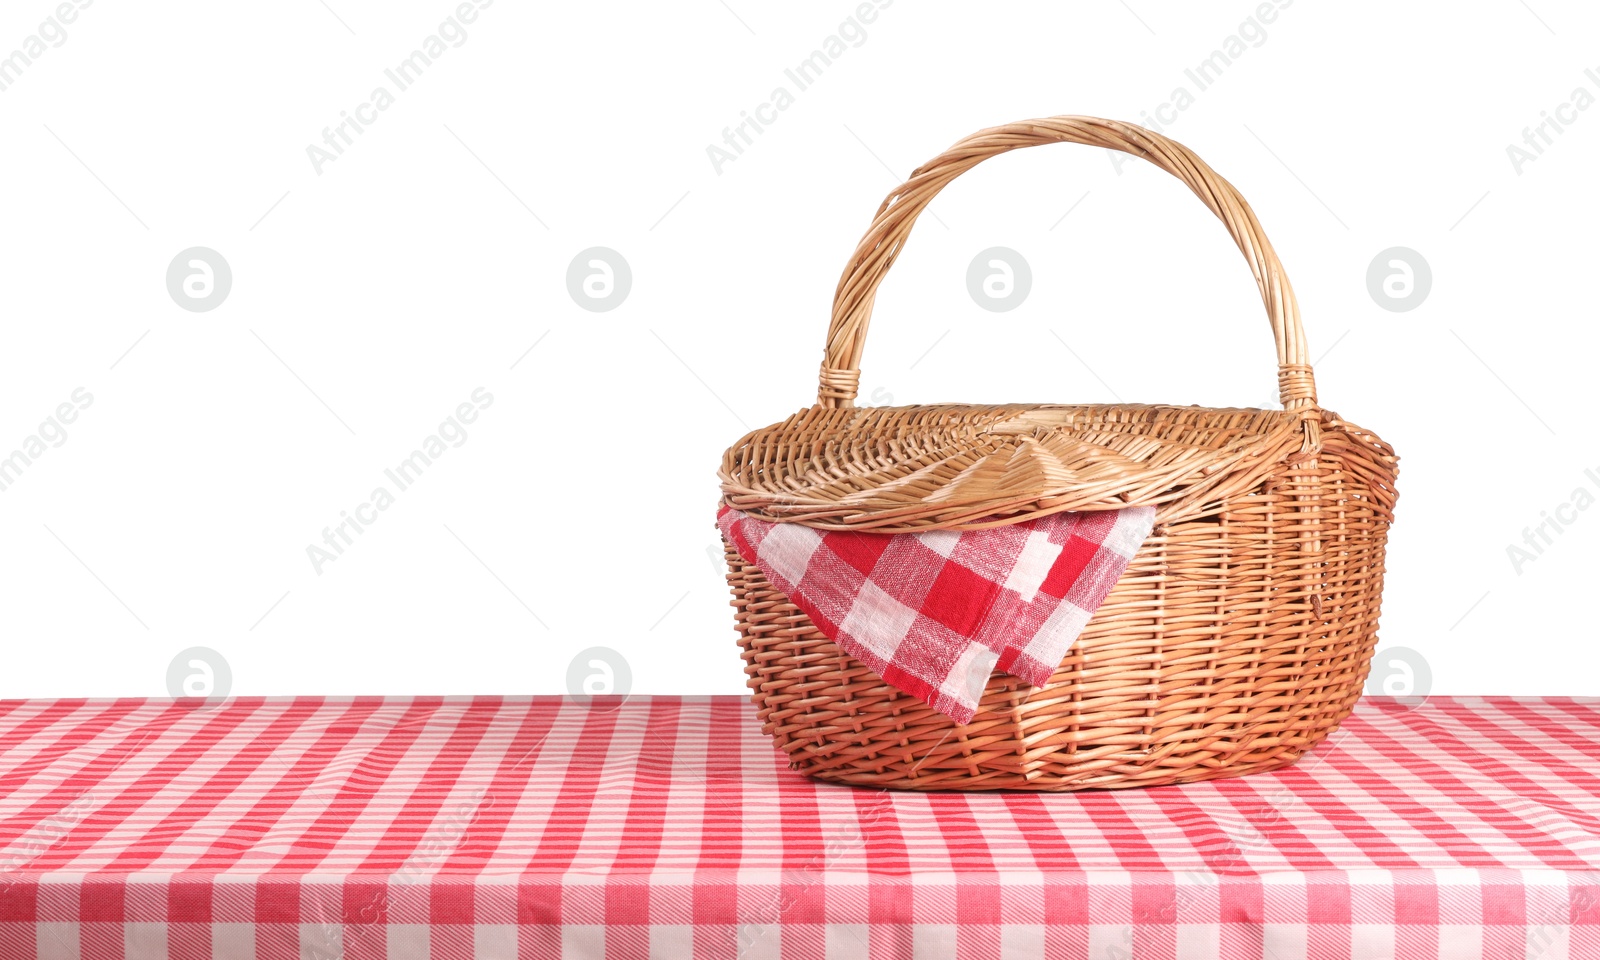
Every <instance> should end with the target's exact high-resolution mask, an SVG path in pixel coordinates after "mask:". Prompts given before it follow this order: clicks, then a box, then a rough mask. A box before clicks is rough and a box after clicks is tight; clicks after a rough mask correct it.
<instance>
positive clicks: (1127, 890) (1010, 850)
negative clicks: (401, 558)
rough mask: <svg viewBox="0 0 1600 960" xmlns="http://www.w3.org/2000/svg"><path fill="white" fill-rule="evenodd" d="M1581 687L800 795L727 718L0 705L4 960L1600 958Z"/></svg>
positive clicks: (727, 710)
mask: <svg viewBox="0 0 1600 960" xmlns="http://www.w3.org/2000/svg"><path fill="white" fill-rule="evenodd" d="M1597 760H1600V699H1583V700H1577V699H1554V698H1552V699H1510V698H1486V699H1475V698H1432V699H1429V700H1426V701H1425V702H1422V703H1421V704H1417V703H1415V702H1401V701H1396V700H1388V699H1384V698H1369V699H1366V700H1364V701H1363V702H1362V703H1361V705H1360V706H1359V707H1358V708H1357V709H1356V712H1355V714H1354V715H1353V716H1352V717H1351V718H1350V720H1349V721H1347V722H1346V724H1345V725H1344V727H1343V728H1342V729H1341V730H1340V731H1338V732H1336V733H1335V734H1334V735H1333V736H1332V737H1331V738H1330V739H1329V740H1328V741H1327V742H1325V743H1324V744H1323V745H1321V746H1320V747H1319V748H1318V749H1317V750H1316V751H1315V752H1314V753H1312V754H1311V755H1310V756H1308V757H1307V758H1305V759H1303V760H1302V761H1301V762H1300V763H1299V765H1297V766H1295V767H1293V768H1290V769H1288V770H1284V771H1280V772H1277V773H1273V774H1261V775H1257V776H1254V777H1247V778H1242V779H1232V780H1218V781H1212V782H1207V783H1197V784H1189V785H1183V786H1174V787H1159V788H1154V789H1146V790H1133V791H1112V792H1084V793H1075V794H1056V795H1038V794H1020V793H1018V794H938V795H924V794H913V793H890V792H880V791H874V790H865V789H858V788H851V787H842V786H835V785H828V784H819V783H814V782H812V781H809V780H806V779H804V778H802V777H800V776H798V775H796V774H793V773H791V772H790V771H789V770H788V769H787V767H786V766H785V764H784V762H783V760H782V758H781V756H780V755H779V754H778V753H777V752H776V751H775V750H773V749H772V747H771V745H770V743H769V742H768V741H767V740H766V739H765V737H764V736H763V735H762V734H761V732H760V729H759V725H758V723H757V721H756V719H755V714H754V710H753V708H752V707H751V705H750V704H749V702H748V701H747V700H746V699H745V698H742V697H634V698H628V699H623V698H615V697H610V698H596V699H594V700H592V701H588V700H579V699H571V698H559V697H532V698H503V697H474V698H460V699H455V698H438V697H393V698H314V697H308V698H294V699H261V698H237V699H230V700H226V701H220V702H215V703H210V704H206V703H200V702H194V701H189V702H184V701H176V702H175V701H171V700H145V699H121V700H56V701H5V702H0V960H13V958H28V960H33V958H35V957H41V958H77V957H83V958H90V960H118V958H126V960H143V958H166V957H172V958H190V957H225V958H229V960H251V958H259V960H274V958H285V960H287V958H296V960H301V958H311V960H315V958H334V957H346V958H350V960H366V958H373V960H380V958H381V960H403V958H412V957H417V958H421V957H435V958H456V957H462V958H468V957H470V958H502V960H511V958H522V957H558V956H559V957H609V958H613V960H615V958H618V957H647V956H648V957H670V958H689V957H696V958H699V957H713V958H715V957H726V958H733V957H738V958H758V957H786V958H800V957H805V958H811V957H824V958H847V957H908V956H909V957H916V958H940V957H956V956H959V957H961V958H963V960H965V958H993V957H1002V958H1012V957H1019V958H1020V957H1040V956H1045V957H1063V958H1066V957H1071V958H1081V957H1085V956H1087V957H1091V958H1095V960H1119V958H1130V957H1137V958H1139V960H1146V958H1149V960H1162V958H1190V957H1194V958H1199V957H1210V958H1232V957H1263V956H1265V957H1269V958H1276V960H1298V958H1323V957H1352V956H1353V957H1374V958H1385V960H1387V958H1391V957H1405V958H1420V957H1449V958H1464V957H1479V956H1483V957H1518V958H1532V957H1536V958H1539V960H1559V958H1574V960H1581V958H1594V957H1600V872H1597V864H1600V819H1597V816H1600V763H1597Z"/></svg>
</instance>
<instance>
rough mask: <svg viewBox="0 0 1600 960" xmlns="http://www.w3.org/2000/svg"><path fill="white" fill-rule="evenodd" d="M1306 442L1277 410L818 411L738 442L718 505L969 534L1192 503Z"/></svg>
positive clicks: (1286, 457)
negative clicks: (1064, 515)
mask: <svg viewBox="0 0 1600 960" xmlns="http://www.w3.org/2000/svg"><path fill="white" fill-rule="evenodd" d="M1303 439H1304V437H1303V431H1302V428H1301V423H1300V419H1299V417H1298V416H1297V415H1293V414H1290V413H1287V412H1284V411H1281V410H1251V409H1214V408H1205V407H1175V406H1158V405H1136V404H1120V405H1116V406H1065V405H1053V404H1052V405H1036V404H1012V405H1005V406H965V405H957V404H940V405H930V406H915V407H865V408H854V407H841V408H827V407H821V406H816V407H811V408H808V409H805V410H801V411H800V412H798V413H796V414H795V415H794V416H792V417H789V418H788V419H787V420H784V421H782V422H781V423H776V424H773V425H771V426H769V427H765V428H763V429H761V430H756V431H753V432H751V433H749V434H747V435H746V436H745V437H744V438H742V439H741V440H740V441H739V442H738V443H736V444H734V445H733V446H732V447H731V448H729V450H728V451H727V453H726V454H725V455H724V457H723V462H722V469H721V471H720V477H721V481H722V493H723V501H724V502H725V503H727V504H728V505H729V506H731V507H734V508H736V509H739V510H743V511H746V512H749V513H751V514H754V515H755V516H758V517H762V518H764V519H768V520H773V521H792V522H800V523H804V524H806V525H808V526H815V527H825V528H830V529H857V530H876V531H879V532H884V533H890V532H900V531H908V530H924V529H930V528H945V527H949V528H957V529H970V528H976V527H985V526H997V525H1002V524H1007V523H1015V522H1018V521H1020V520H1025V519H1029V518H1032V517H1037V516H1042V515H1045V514H1048V513H1056V512H1060V511H1063V510H1115V509H1120V508H1122V507H1126V506H1130V505H1133V504H1151V505H1169V506H1180V505H1186V504H1191V503H1194V502H1195V501H1197V500H1203V499H1206V498H1207V497H1210V496H1215V495H1216V494H1217V491H1216V490H1215V487H1216V486H1217V484H1219V483H1223V482H1227V483H1228V484H1229V485H1230V486H1232V485H1235V484H1237V483H1239V482H1240V481H1241V480H1242V479H1258V478H1259V477H1260V476H1263V475H1265V474H1266V473H1268V472H1270V471H1271V469H1272V468H1273V467H1274V466H1276V465H1279V464H1284V463H1286V462H1289V461H1291V460H1295V459H1299V458H1300V456H1301V452H1300V448H1301V445H1302V441H1303ZM1253 466H1254V467H1256V468H1258V469H1252V467H1253Z"/></svg>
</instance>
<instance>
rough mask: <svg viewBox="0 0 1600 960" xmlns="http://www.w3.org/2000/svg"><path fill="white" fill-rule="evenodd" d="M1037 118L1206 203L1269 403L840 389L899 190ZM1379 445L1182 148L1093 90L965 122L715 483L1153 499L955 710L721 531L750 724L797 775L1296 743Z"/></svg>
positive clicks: (923, 198)
mask: <svg viewBox="0 0 1600 960" xmlns="http://www.w3.org/2000/svg"><path fill="white" fill-rule="evenodd" d="M1058 141H1066V142H1072V143H1083V144H1089V145H1092V146H1098V147H1106V148H1110V149H1113V150H1121V151H1125V152H1127V153H1130V154H1133V155H1135V156H1140V157H1143V158H1144V159H1146V160H1149V161H1150V162H1151V163H1154V164H1156V165H1157V166H1159V167H1161V168H1162V169H1163V170H1166V171H1167V172H1168V173H1171V174H1172V175H1173V176H1175V177H1177V178H1178V179H1180V180H1182V181H1183V182H1184V183H1185V184H1187V185H1188V186H1189V188H1190V189H1191V190H1193V191H1194V192H1195V194H1197V195H1198V196H1199V197H1200V199H1201V200H1203V201H1205V203H1206V206H1208V207H1210V208H1211V211H1212V212H1213V213H1215V214H1216V215H1217V217H1218V218H1219V219H1221V220H1222V222H1223V223H1224V224H1225V225H1226V226H1227V228H1228V232H1229V234H1231V235H1232V237H1233V240H1234V242H1235V243H1236V244H1238V247H1239V250H1240V251H1241V252H1242V253H1243V254H1244V255H1245V258H1246V259H1247V260H1248V261H1249V263H1250V268H1251V270H1252V271H1253V273H1254V275H1255V278H1256V282H1257V283H1258V284H1259V286H1260V289H1261V297H1262V300H1263V301H1264V302H1265V304H1266V308H1267V314H1268V316H1269V318H1270V319H1271V321H1272V332H1273V336H1274V338H1275V339H1276V341H1277V347H1278V383H1279V388H1280V396H1281V399H1282V402H1283V406H1284V409H1283V410H1281V411H1278V410H1254V409H1213V408H1205V407H1193V406H1191V407H1177V406H1152V405H1139V404H1117V405H1108V406H1062V405H1038V404H1014V405H1005V406H962V405H935V406H910V407H876V408H858V407H856V406H854V398H855V396H856V390H857V383H858V376H859V374H858V363H859V361H860V358H861V351H862V346H863V343H864V340H865V337H866V332H867V321H868V319H869V317H870V315H871V311H872V304H873V298H874V295H875V293H876V290H877V288H878V284H879V282H880V281H881V280H882V279H883V277H884V274H885V272H886V271H887V270H888V269H889V266H890V264H891V263H893V261H894V258H895V256H896V255H897V254H898V253H899V252H900V250H901V249H902V247H903V246H904V244H905V241H906V237H907V235H908V233H909V232H910V230H911V226H912V224H913V223H914V222H915V221H916V218H917V215H918V214H920V213H921V212H922V210H923V208H924V207H926V206H927V205H928V203H929V201H931V200H932V199H933V197H934V196H935V195H936V194H937V193H938V192H939V190H940V189H941V188H943V187H944V185H945V184H947V183H949V182H950V181H951V180H953V179H954V178H956V177H957V176H959V175H960V174H961V173H963V172H964V171H966V170H968V169H969V168H971V167H972V166H974V165H976V164H977V163H980V162H981V161H983V160H984V159H985V158H987V157H991V156H994V155H996V154H999V153H1004V152H1006V151H1008V150H1014V149H1016V148H1018V147H1029V146H1035V145H1038V144H1045V143H1055V142H1058ZM1395 465H1396V457H1395V456H1394V451H1393V450H1392V449H1391V448H1390V447H1389V446H1388V445H1387V444H1385V443H1384V442H1383V441H1382V440H1379V439H1378V438H1377V437H1376V436H1374V435H1373V434H1371V433H1369V432H1368V431H1366V430H1363V429H1361V428H1359V427H1357V426H1355V425H1353V424H1350V423H1346V422H1345V421H1343V420H1341V419H1340V418H1339V417H1338V416H1337V415H1336V414H1334V413H1332V412H1330V411H1327V410H1324V409H1322V408H1321V407H1320V406H1319V405H1318V403H1317V397H1316V392H1315V389H1314V387H1313V383H1312V375H1311V367H1310V366H1309V365H1308V363H1307V362H1306V344H1305V334H1304V332H1303V331H1302V329H1301V327H1300V316H1299V313H1298V309H1297V307H1296V305H1295V299H1294V293H1293V291H1292V290H1291V289H1290V287H1289V280H1288V278H1287V277H1285V276H1284V273H1283V267H1282V265H1281V264H1280V263H1279V262H1278V257H1277V255H1276V254H1275V253H1274V252H1273V249H1272V245H1271V244H1270V243H1268V241H1267V238H1266V235H1265V234H1264V233H1262V230H1261V225H1260V224H1259V223H1258V222H1257V221H1256V218H1255V214H1254V213H1252V212H1251V210H1250V207H1249V206H1248V205H1247V204H1246V203H1245V202H1244V200H1243V198H1241V197H1240V196H1239V194H1238V193H1237V192H1236V191H1235V190H1234V188H1233V186H1232V185H1231V184H1229V183H1228V182H1227V181H1226V180H1224V179H1222V178H1221V177H1220V176H1218V175H1217V174H1216V173H1215V172H1214V171H1212V170H1211V168H1210V167H1208V166H1206V165H1205V164H1204V163H1203V162H1201V160H1200V159H1199V158H1198V157H1196V156H1195V155H1194V154H1193V153H1191V152H1190V151H1189V150H1188V149H1187V148H1185V147H1184V146H1182V145H1181V144H1178V143H1175V142H1173V141H1172V140H1169V139H1167V138H1165V137H1162V136H1160V135H1158V134H1155V133H1152V132H1151V131H1148V130H1145V129H1142V128H1140V127H1136V126H1132V125H1129V124H1124V123H1117V122H1114V121H1109V120H1100V119H1095V118H1090V117H1055V118H1052V119H1048V120H1034V121H1027V122H1023V123H1014V124H1009V125H1007V126H1003V127H995V128H992V129H989V130H983V131H980V132H979V133H976V134H973V135H972V136H970V137H967V138H966V139H964V140H962V141H960V142H959V143H957V144H955V145H954V146H953V147H951V148H950V149H949V150H947V151H945V153H944V154H942V155H941V156H939V157H937V158H936V159H934V160H933V161H932V162H931V163H928V164H926V165H925V166H923V167H921V168H920V169H918V170H917V171H916V172H915V173H913V174H912V176H911V179H910V180H908V181H907V182H906V183H905V184H904V185H902V186H901V187H899V188H898V189H896V190H895V191H893V192H892V193H890V194H889V196H888V198H887V199H885V200H884V202H883V205H882V206H881V207H879V209H878V214H877V216H876V217H875V218H874V219H873V222H872V226H871V228H870V229H869V230H868V231H867V233H866V236H865V237H864V238H862V241H861V243H860V245H859V246H858V247H857V248H856V251H855V255H854V256H853V257H851V260H850V264H849V266H848V267H847V268H846V270H845V272H844V276H843V278H842V279H841V280H840V282H839V287H838V291H837V293H836V295H835V299H834V307H833V320H832V323H831V325H830V327H829V329H828V342H827V349H826V353H825V358H824V360H823V364H822V373H821V383H820V389H819V390H818V395H817V402H816V405H815V406H812V407H810V408H808V409H805V410H802V411H800V412H799V413H797V414H795V415H794V416H792V417H790V418H789V419H787V420H785V421H783V422H782V423H778V424H774V425H773V426H770V427H767V428H764V429H761V430H757V431H754V432H753V433H751V434H749V435H747V436H746V437H744V438H743V439H741V440H740V441H739V442H738V443H736V444H735V445H734V446H733V447H732V448H730V449H729V450H728V452H727V453H726V455H725V456H724V458H723V463H722V468H721V471H720V477H721V481H722V492H723V502H724V503H726V504H728V505H729V506H732V507H734V508H737V509H739V510H743V511H746V512H748V513H750V514H752V515H754V516H756V517H759V518H762V519H765V520H770V521H780V522H786V523H801V524H807V525H810V526H813V527H820V528H826V529H832V530H843V529H849V530H862V531H874V532H880V533H901V532H910V531H926V530H934V529H941V528H953V529H973V528H980V527H991V526H999V525H1004V524H1010V523H1017V522H1019V521H1022V520H1028V519H1031V518H1035V517H1040V516H1043V515H1046V514H1050V513H1056V512H1059V511H1064V510H1110V509H1119V508H1121V507H1124V506H1128V505H1132V504H1149V505H1154V506H1155V507H1156V508H1157V515H1156V526H1155V529H1154V530H1153V531H1152V533H1151V535H1150V537H1149V539H1148V540H1147V541H1146V542H1145V544H1144V545H1143V547H1142V548H1141V549H1140V550H1139V552H1138V554H1137V555H1136V556H1135V557H1134V559H1133V561H1132V563H1131V564H1130V565H1129V566H1128V569H1127V571H1126V572H1125V573H1124V575H1123V576H1122V578H1121V580H1120V581H1118V583H1117V585H1116V587H1115V588H1114V589H1113V590H1112V592H1111V594H1110V596H1109V597H1108V598H1107V599H1106V601H1105V603H1104V604H1103V605H1102V606H1101V607H1100V609H1099V610H1098V612H1097V613H1096V614H1095V615H1094V617H1093V619H1092V620H1091V621H1090V622H1089V625H1088V627H1087V628H1086V629H1085V630H1084V631H1083V633H1082V635H1081V637H1080V638H1079V640H1078V642H1077V644H1076V645H1075V646H1074V647H1073V648H1072V651H1071V652H1070V653H1069V654H1068V656H1067V658H1066V659H1065V660H1064V661H1062V663H1061V666H1060V668H1059V669H1057V671H1056V673H1055V675H1054V677H1052V679H1051V681H1050V683H1049V684H1048V685H1046V686H1044V687H1039V688H1035V687H1031V686H1028V685H1027V684H1024V683H1023V682H1022V681H1019V680H1017V679H1015V678H1013V677H1009V676H1004V675H1000V674H996V675H994V676H992V677H991V678H990V680H989V683H988V685H987V687H986V688H985V691H984V695H983V698H982V701H981V703H980V705H979V708H978V712H977V715H976V716H975V717H974V718H973V720H972V722H971V723H968V724H965V725H958V724H956V723H954V722H953V721H951V720H950V719H949V718H947V717H945V716H943V715H941V714H939V713H936V712H934V711H933V710H932V709H931V708H930V707H928V706H927V705H926V704H924V703H922V702H921V701H919V700H917V699H915V698H913V697H911V696H908V695H906V694H904V693H901V692H900V691H898V690H896V689H894V688H893V687H890V686H889V685H887V684H885V683H884V682H883V681H882V680H881V679H879V677H878V676H877V675H876V674H874V673H873V672H872V671H871V670H869V669H868V668H867V667H866V666H864V665H863V664H861V663H860V662H859V661H857V660H855V659H854V658H852V657H850V656H849V655H847V654H846V653H844V652H843V651H842V650H840V649H839V647H837V646H836V645H834V643H833V642H832V641H830V640H829V639H828V638H827V637H825V636H823V635H822V634H821V633H819V632H818V631H817V629H816V627H815V626H814V625H813V624H812V623H811V621H810V620H808V619H807V618H806V616H805V615H804V614H803V613H801V612H800V611H799V610H798V609H796V608H795V606H794V604H792V603H791V602H790V601H789V599H788V598H787V597H786V596H785V595H784V594H783V593H781V592H780V591H778V590H777V589H775V588H774V587H773V586H772V585H771V584H770V583H769V582H768V581H767V580H766V578H765V577H763V576H762V574H761V572H760V571H759V570H758V569H756V568H755V567H754V566H752V565H750V564H748V563H745V562H744V561H743V560H741V559H740V557H739V555H738V554H737V553H736V552H734V550H733V549H732V548H731V547H730V548H729V549H728V550H727V559H728V566H729V571H730V572H729V574H728V583H729V585H730V586H731V587H732V589H733V595H734V601H733V605H734V607H735V608H736V610H737V624H738V629H739V634H740V644H741V646H742V647H743V649H744V660H745V671H746V673H747V674H748V675H749V683H750V688H751V690H752V691H753V694H754V698H755V702H756V705H757V707H758V710H759V713H760V716H761V719H762V722H763V725H764V728H765V730H766V732H767V733H768V734H770V735H771V736H772V738H773V739H774V740H775V741H776V742H777V745H778V746H779V747H780V748H782V749H783V750H785V751H786V752H787V753H788V755H789V758H790V762H791V764H792V766H793V767H794V768H795V769H797V770H799V771H802V772H804V773H806V774H809V775H811V776H813V777H818V778H821V779H824V780H834V781H839V782H843V783H852V784H862V785H870V786H876V787H897V788H909V789H918V790H936V789H940V790H942V789H953V790H997V789H1020V790H1077V789H1082V788H1086V787H1136V786H1155V785H1160V784H1169V783H1183V782H1188V781H1194V780H1205V779H1210V778H1214V777H1225V776H1235V775H1239V774H1246V773H1253V772H1256V771H1261V770H1270V769H1273V768H1276V767H1281V766H1284V765H1286V764H1290V763H1293V762H1294V761H1295V760H1296V759H1297V758H1299V757H1300V756H1301V755H1302V754H1303V753H1305V752H1306V751H1307V750H1309V749H1310V748H1311V747H1312V746H1314V745H1315V744H1317V743H1318V742H1319V741H1320V740H1322V739H1323V738H1324V737H1326V736H1327V735H1328V734H1329V732H1331V731H1332V730H1334V729H1335V728H1336V727H1338V725H1339V723H1340V722H1341V721H1342V720H1343V719H1344V718H1345V716H1346V715H1347V714H1348V713H1349V712H1350V708H1351V707H1352V706H1353V705H1354V704H1355V701H1356V699H1357V698H1358V697H1359V696H1360V694H1361V688H1362V684H1363V682H1364V681H1365V679H1366V675H1367V668H1368V665H1369V662H1370V660H1371V657H1372V651H1373V647H1374V646H1375V645H1376V643H1377V624H1378V603H1379V596H1380V593H1381V591H1382V585H1383V570H1384V567H1383V555H1384V542H1385V539H1386V537H1387V534H1388V529H1389V524H1390V522H1391V521H1392V520H1393V507H1394V502H1395V488H1394V480H1395V472H1396V466H1395Z"/></svg>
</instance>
